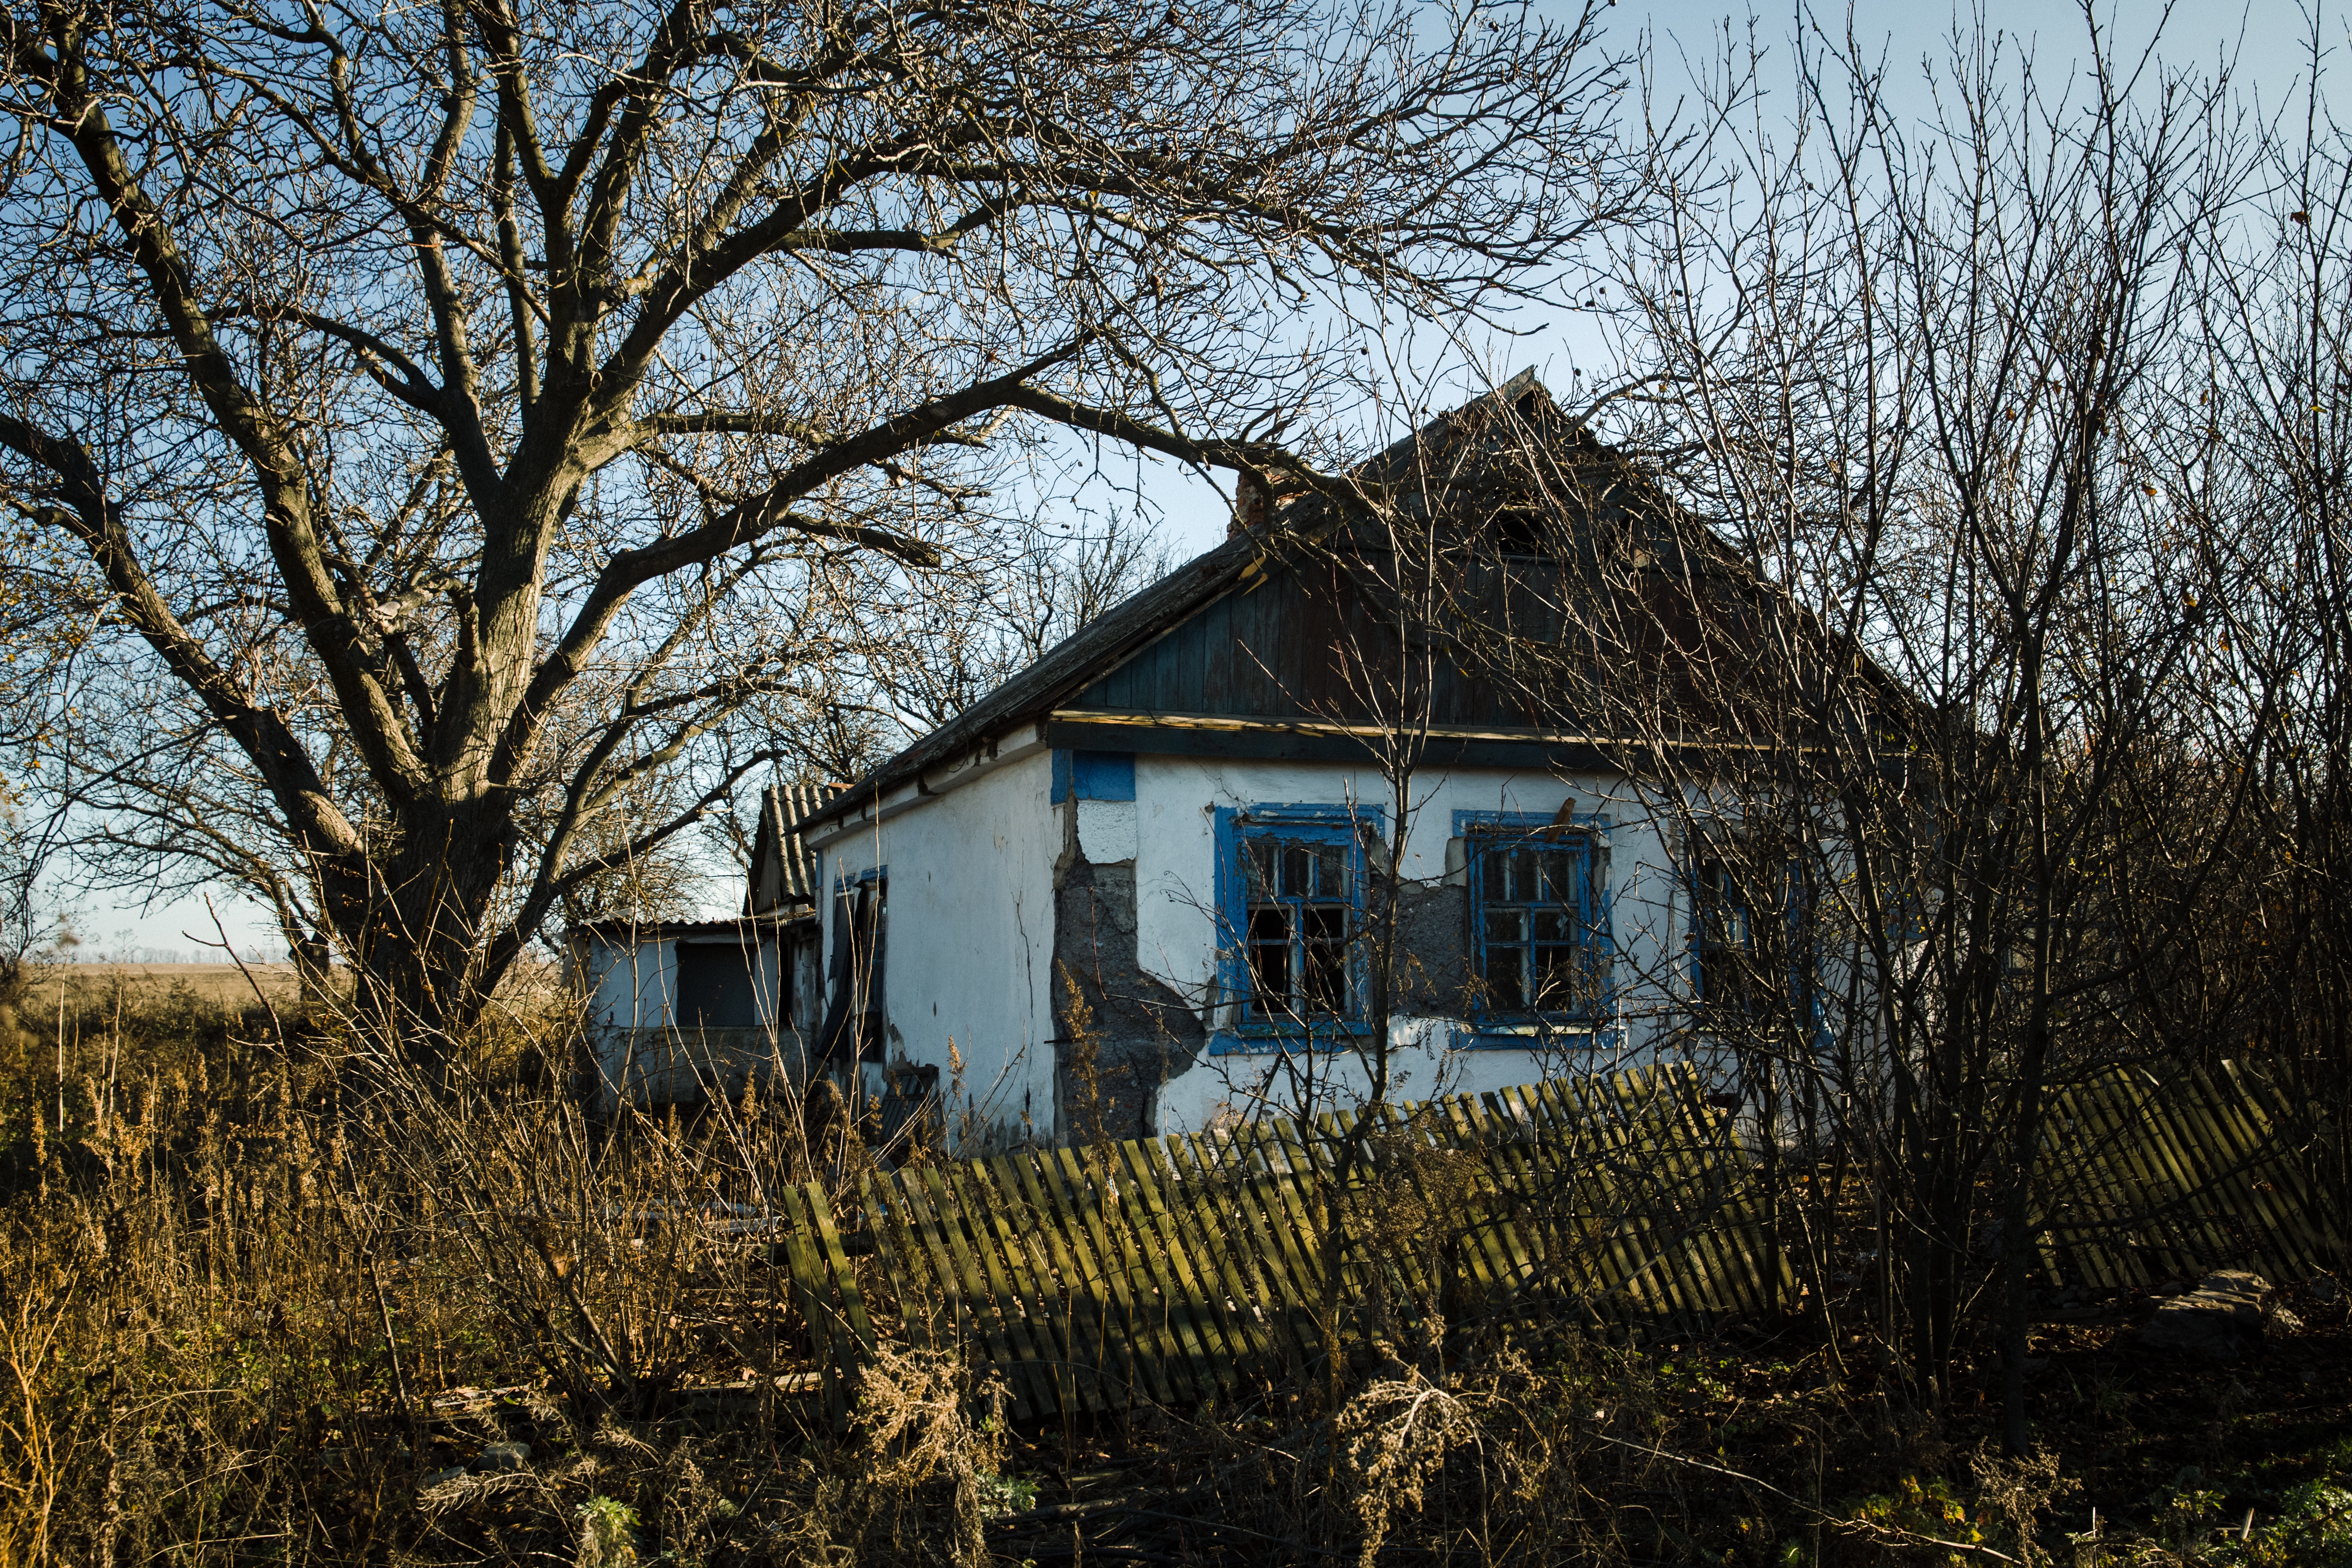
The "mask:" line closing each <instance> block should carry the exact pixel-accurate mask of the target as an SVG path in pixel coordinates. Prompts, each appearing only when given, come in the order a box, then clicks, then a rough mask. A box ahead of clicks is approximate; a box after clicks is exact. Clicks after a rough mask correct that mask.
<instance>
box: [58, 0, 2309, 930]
mask: <svg viewBox="0 0 2352 1568" xmlns="http://www.w3.org/2000/svg"><path fill="white" fill-rule="evenodd" d="M2094 14H2095V16H2096V18H2097V21H2098V25H2099V27H2100V29H2101V31H2102V33H2103V34H2104V35H2105V37H2107V38H2108V39H2109V41H2110V43H2111V46H2112V47H2113V48H2114V49H2115V51H2116V54H2117V55H2118V56H2119V57H2123V58H2131V57H2136V56H2137V54H2138V53H2139V52H2140V51H2141V50H2142V49H2144V48H2146V47H2147V45H2148V44H2149V42H2150V40H2151V39H2154V40H2155V41H2156V43H2157V48H2158V54H2159V56H2160V57H2161V58H2164V59H2165V60H2167V61H2168V62H2170V63H2173V64H2177V65H2181V66H2188V65H2192V64H2193V65H2197V66H2201V67H2205V68H2212V67H2214V66H2215V65H2217V64H2219V63H2221V62H2225V61H2226V62H2231V64H2232V75H2233V77H2234V79H2236V81H2237V83H2238V84H2239V87H2240V89H2241V90H2242V91H2245V92H2247V93H2249V94H2251V95H2252V97H2253V98H2255V99H2256V100H2258V101H2259V102H2260V104H2261V106H2262V108H2263V110H2265V111H2266V113H2276V112H2277V111H2278V110H2279V109H2280V108H2281V107H2282V106H2283V105H2284V104H2285V103H2286V102H2287V101H2288V100H2291V99H2296V98H2298V97H2299V95H2300V94H2301V93H2302V92H2303V90H2304V82H2305V77H2306V75H2307V71H2308V67H2309V55H2308V42H2307V40H2308V37H2309V33H2308V19H2307V18H2308V16H2309V14H2310V13H2308V12H2307V11H2306V10H2305V7H2303V6H2302V5H2296V4H2294V3H2293V0H2252V4H2246V5H2233V4H2222V5H2212V4H2205V5H2196V4H2185V5H2172V6H2169V7H2168V6H2167V5H2161V4H2158V3H2155V0H2117V3H2112V4H2104V5H2098V6H2097V7H2096V8H2095V13H2094ZM1750 15H1752V16H1754V18H1755V20H1756V29H1755V36H1756V37H1758V39H1759V41H1761V42H1762V43H1764V44H1765V45H1766V46H1767V47H1768V51H1769V52H1768V55H1767V58H1766V63H1765V70H1764V82H1765V86H1766V89H1767V92H1768V94H1771V95H1774V96H1779V97H1780V98H1782V99H1784V100H1785V99H1786V97H1787V96H1788V94H1789V93H1790V90H1791V89H1792V88H1793V85H1794V84H1793V81H1792V80H1791V79H1790V66H1789V62H1790V56H1791V52H1792V51H1791V49H1790V42H1789V40H1790V35H1791V33H1792V31H1793V29H1794V28H1795V26H1796V24H1797V21H1798V17H1799V12H1798V10H1797V8H1796V7H1795V6H1794V5H1783V6H1779V7H1768V8H1763V9H1759V10H1757V11H1754V12H1752V13H1748V12H1738V13H1735V12H1731V11H1728V10H1727V7H1725V6H1724V5H1721V4H1706V3H1703V0H1670V3H1664V4H1654V5H1642V4H1638V3H1637V0H1619V3H1617V4H1613V5H1611V6H1610V8H1609V10H1608V12H1607V16H1606V31H1605V34H1604V38H1605V40H1606V41H1607V42H1608V43H1609V44H1610V45H1611V46H1612V47H1620V48H1622V49H1623V50H1625V51H1626V52H1628V53H1637V54H1639V55H1641V56H1642V57H1643V58H1645V59H1646V60H1647V61H1648V62H1649V63H1650V65H1651V74H1652V77H1653V79H1654V82H1655V84H1656V86H1657V88H1658V89H1659V90H1660V91H1661V93H1662V94H1663V95H1664V96H1666V97H1672V96H1673V95H1674V94H1675V91H1676V90H1677V89H1678V88H1679V87H1680V85H1681V83H1682V80H1683V79H1684V78H1685V76H1686V75H1687V73H1688V71H1689V70H1690V69H1692V68H1703V66H1704V64H1705V62H1706V61H1707V60H1708V59H1710V58H1713V55H1714V52H1715V50H1716V48H1717V44H1718V41H1719V39H1720V37H1721V29H1722V27H1723V26H1724V23H1725V21H1726V19H1727V17H1729V16H1738V17H1739V18H1740V21H1741V31H1742V32H1743V33H1745V31H1746V19H1747V17H1748V16H1750ZM2319 15H2320V16H2321V18H2322V28H2323V35H2322V36H2323V37H2324V38H2325V39H2326V41H2327V43H2328V45H2329V46H2330V48H2331V62H2330V63H2331V66H2332V67H2333V68H2332V69H2331V71H2330V75H2331V79H2334V80H2338V81H2340V80H2341V79H2342V68H2341V61H2342V58H2343V55H2344V53H2345V52H2346V50H2347V47H2352V45H2347V21H2352V0H2336V3H2335V4H2332V5H2325V6H2323V7H2322V8H2321V9H2320V12H2319ZM1811 16H1812V19H1813V21H1814V23H1815V24H1816V25H1818V26H1822V27H1824V28H1828V29H1832V30H1835V31H1838V32H1843V31H1844V29H1845V20H1846V14H1845V13H1844V12H1843V11H1842V10H1839V9H1836V8H1834V7H1832V6H1818V7H1815V8H1813V10H1812V11H1811ZM1852 16H1853V31H1854V32H1855V34H1856V35H1857V36H1859V37H1864V38H1877V37H1883V38H1884V39H1885V47H1886V58H1887V63H1888V65H1889V67H1890V69H1889V71H1888V79H1889V82H1890V84H1891V85H1892V86H1893V88H1894V89H1895V91H1896V92H1897V93H1898V94H1902V93H1905V92H1911V93H1916V94H1917V95H1918V112H1919V113H1921V114H1923V115H1924V114H1925V113H1926V112H1927V100H1926V95H1925V93H1924V90H1922V89H1920V88H1919V86H1918V83H1919V82H1920V80H1921V74H1920V70H1919V62H1920V61H1921V59H1922V58H1923V57H1933V58H1937V59H1938V60H1940V59H1942V58H1944V53H1945V48H1946V44H1947V40H1948V37H1949V36H1950V34H1951V32H1952V30H1953V27H1954V26H1955V24H1956V22H1958V23H1959V24H1962V25H1970V23H1971V19H1972V18H1973V17H1975V16H1981V17H1982V19H1983V21H1984V23H1985V25H1986V26H1988V27H1990V28H1992V29H1995V30H1998V31H2000V32H2002V33H2005V34H2008V35H2009V36H2011V37H2013V38H2015V39H2017V40H2018V41H2019V42H2020V43H2021V44H2022V45H2025V46H2026V47H2027V51H2028V52H2031V53H2032V55H2033V56H2034V58H2035V60H2036V63H2037V66H2038V68H2040V70H2041V72H2042V77H2043V79H2044V80H2045V81H2048V80H2050V79H2052V78H2053V73H2054V72H2055V71H2056V70H2057V69H2058V68H2061V67H2063V66H2066V65H2069V64H2072V63H2074V62H2078V61H2080V60H2081V59H2082V58H2084V56H2085V54H2086V52H2087V46H2088V39H2089V33H2088V29H2087V26H2086V24H2085V21H2084V16H2083V13H2082V11H2081V10H2080V8H2079V7H2078V6H2076V5H2071V4H2067V3H2065V0H1983V3H1982V4H1981V5H1979V6H1977V7H1974V8H1972V9H1969V10H1963V11H1955V10H1954V9H1953V8H1952V7H1951V6H1949V5H1937V4H1934V3H1913V0H1895V3H1888V0H1866V3H1864V4H1859V5H1855V6H1854V7H1853V13H1852ZM2159 29H2160V34H2159ZM1685 60H1687V61H1689V62H1690V64H1689V65H1687V66H1686V65H1685V63H1684V62H1685ZM2335 96H2336V97H2339V98H2340V96H2341V90H2340V89H2338V91H2337V92H2336V94H2335ZM1769 101H1770V100H1769V98H1768V100H1767V102H1768V112H1769ZM1574 320H1575V319H1574V318H1573V317H1572V316H1571V315H1570V313H1568V312H1566V311H1562V312H1560V313H1559V321H1558V322H1553V321H1544V320H1543V319H1542V318H1541V316H1540V314H1538V315H1535V316H1530V317H1528V319H1527V320H1526V321H1525V322H1524V326H1526V327H1538V326H1540V327H1541V329H1542V330H1540V331H1534V332H1532V333H1531V334H1530V335H1529V336H1528V337H1527V338H1524V339H1522V340H1520V341H1519V342H1513V343H1508V344H1501V345H1498V346H1497V349H1496V352H1495V353H1493V354H1492V356H1491V357H1492V358H1493V360H1494V361H1495V362H1496V363H1500V364H1503V365H1505V366H1506V367H1507V368H1508V369H1516V368H1518V367H1520V366H1523V365H1528V364H1532V365H1534V366H1536V367H1537V369H1538V372H1539V373H1540V374H1542V375H1543V376H1544V378H1545V379H1546V381H1547V382H1549V383H1550V384H1553V385H1555V386H1560V385H1565V384H1568V382H1569V380H1570V372H1571V370H1574V369H1582V370H1583V371H1584V372H1585V373H1586V374H1588V375H1598V374H1606V372H1607V370H1608V364H1607V360H1606V354H1605V351H1604V350H1603V349H1602V348H1601V345H1600V343H1599V342H1598V341H1597V339H1595V338H1594V337H1593V336H1591V334H1589V333H1579V332H1578V331H1576V328H1575V326H1574V324H1573V323H1574ZM1141 479H1142V483H1143V484H1144V485H1145V486H1147V487H1148V488H1149V489H1150V493H1151V496H1152V499H1153V500H1155V501H1156V502H1157V504H1158V506H1159V508H1160V512H1161V514H1162V517H1163V521H1164V526H1165V529H1166V531H1167V534H1168V536H1169V540H1170V542H1171V546H1172V547H1174V548H1175V550H1176V551H1177V552H1178V553H1179V555H1180V556H1181V555H1190V554H1192V553H1193V552H1198V551H1200V550H1204V549H1206V548H1208V547H1209V546H1210V545H1212V544H1213V543H1214V542H1216V541H1217V540H1218V539H1219V538H1221V537H1222V536H1223V532H1224V521H1225V510H1224V504H1223V500H1221V498H1220V497H1219V496H1218V495H1217V493H1216V492H1215V491H1214V490H1213V489H1211V488H1210V487H1209V486H1208V485H1206V484H1205V483H1203V482H1202V481H1201V480H1199V479H1195V478H1193V477H1192V476H1191V475H1189V474H1187V473H1186V472H1184V471H1183V470H1182V469H1181V468H1177V467H1175V466H1174V465H1172V464H1166V463H1156V464H1150V465H1147V466H1146V468H1145V469H1144V471H1143V473H1142V475H1141ZM736 896H737V895H736V892H735V890H734V889H731V888H730V889H719V890H718V902H719V903H722V904H724V903H731V902H732V900H733V899H734V898H735V897H736ZM215 904H216V905H217V906H218V908H219V910H220V914H221V918H222V920H223V921H224V922H225V923H226V926H227V928H228V931H229V932H230V934H231V936H232V937H233V938H234V939H235V940H236V941H237V942H238V943H239V945H240V946H241V947H243V946H247V945H248V944H249V945H250V947H251V948H252V950H253V952H254V954H255V955H256V956H260V957H266V958H272V959H275V958H282V957H283V956H284V952H283V947H282V943H281V942H279V940H278V936H277V933H276V931H275V930H274V929H273V928H272V927H271V926H270V924H269V923H268V921H265V920H262V919H260V918H258V911H257V910H251V909H250V908H248V907H247V906H245V905H243V904H241V903H239V902H237V901H236V900H235V899H234V897H233V896H222V895H216V896H215ZM74 923H75V928H76V930H77V931H78V932H79V934H80V935H81V936H82V938H83V939H84V942H85V943H86V944H87V945H86V946H85V948H84V949H83V952H84V955H85V956H89V957H98V956H102V955H108V954H113V953H127V952H135V951H139V950H145V951H146V952H153V953H155V954H156V955H158V956H162V955H163V954H166V953H175V954H181V955H184V956H188V957H193V958H207V959H209V958H215V957H217V954H216V953H205V952H198V951H196V946H195V943H196V940H197V939H198V938H202V939H205V940H213V929H214V928H213V920H212V916H211V915H210V914H209V913H208V912H207V911H206V910H205V906H204V904H203V903H202V902H201V901H200V900H192V901H183V902H178V903H173V904H170V905H165V906H162V907H158V908H155V909H152V910H142V909H140V908H139V907H138V906H137V904H136V902H135V900H131V901H124V902H110V901H106V900H84V901H83V902H82V904H81V905H80V907H79V910H78V911H77V912H76V917H75V922H74Z"/></svg>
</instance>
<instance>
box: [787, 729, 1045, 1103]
mask: <svg viewBox="0 0 2352 1568" xmlns="http://www.w3.org/2000/svg"><path fill="white" fill-rule="evenodd" d="M1052 782H1053V753H1052V752H1046V751H1039V752H1034V753H1033V754H1032V755H1030V756H1027V757H1024V758H1022V759H1020V760H1018V761H1015V762H1010V763H1004V764H1003V765H1001V766H999V767H996V768H994V769H992V770H991V771H990V772H988V773H983V774H982V775H981V776H980V777H978V778H976V779H974V780H973V781H972V782H971V783H970V784H964V785H962V786H961V787H959V788H956V789H953V790H950V791H948V792H947V793H945V794H942V795H937V796H934V797H932V798H930V799H928V800H925V801H924V802H923V803H922V804H920V805H917V806H915V807H913V808H912V809H910V810H908V811H906V812H904V813H902V814H901V815H899V816H894V817H891V818H890V819H888V820H887V821H885V822H880V823H876V824H870V825H868V826H864V827H861V828H860V829H858V830H857V831H856V832H855V833H852V834H850V835H848V836H846V837H843V838H842V839H840V840H838V841H837V842H835V843H833V844H830V845H827V846H826V847H824V849H823V850H822V851H821V853H822V855H823V857H824V884H823V885H824V888H825V889H828V890H829V889H833V888H834V887H835V886H837V885H838V884H839V883H840V881H841V880H842V879H844V878H854V877H855V876H856V874H857V873H859V872H860V871H864V870H867V869H870V868H874V867H876V866H883V867H887V868H888V871H889V878H890V897H889V911H890V924H889V934H888V936H887V938H886V939H885V940H886V943H887V946H886V952H887V959H886V967H887V974H886V978H885V991H886V993H887V994H886V997H885V1002H886V1005H887V1008H888V1012H889V1049H890V1054H891V1056H892V1058H893V1059H898V1058H904V1059H905V1060H907V1061H909V1062H913V1063H916V1064H918V1065H920V1064H925V1063H928V1064H930V1065H933V1066H936V1067H937V1068H939V1069H940V1087H941V1088H942V1089H945V1090H948V1091H949V1092H950V1103H949V1106H948V1122H949V1131H950V1136H951V1137H961V1134H962V1133H963V1132H964V1131H966V1130H967V1129H969V1130H970V1131H971V1132H973V1133H974V1134H978V1133H980V1132H981V1131H982V1130H983V1129H993V1130H994V1134H993V1135H994V1136H998V1137H1011V1138H1016V1139H1017V1138H1021V1137H1024V1136H1034V1137H1035V1138H1036V1139H1037V1140H1039V1141H1040V1142H1043V1141H1045V1140H1047V1139H1049V1138H1051V1136H1052V1135H1053V1131H1054V1047H1053V1046H1052V1045H1051V1043H1050V1036H1051V1034H1052V1030H1053V1006H1052V995H1053V993H1052V983H1053V976H1052V963H1053V953H1054V863H1055V859H1056V858H1058V857H1059V856H1060V854H1061V852H1062V830H1061V827H1060V814H1058V813H1057V812H1055V810H1054V808H1053V806H1052V805H1050V804H1049V798H1048V797H1049V791H1050V788H1051V785H1052ZM833 940H834V931H833V913H832V910H831V907H830V904H829V903H828V905H827V906H826V907H825V909H824V942H825V943H826V944H827V950H826V952H825V953H824V963H823V973H826V974H830V973H831V964H832V953H831V951H830V944H831V943H832V942H833ZM821 1007H822V1004H820V1008H821ZM950 1039H952V1040H953V1041H954V1042H955V1047H956V1053H957V1055H958V1056H959V1057H960V1058H961V1062H962V1067H961V1072H960V1073H959V1071H958V1070H957V1068H956V1067H955V1065H954V1064H953V1063H952V1062H951V1061H950V1058H949V1051H948V1042H949V1041H950ZM959 1080H960V1081H961V1096H960V1097H958V1096H957V1095H956V1094H955V1092H954V1086H955V1085H956V1083H957V1082H958V1081H959Z"/></svg>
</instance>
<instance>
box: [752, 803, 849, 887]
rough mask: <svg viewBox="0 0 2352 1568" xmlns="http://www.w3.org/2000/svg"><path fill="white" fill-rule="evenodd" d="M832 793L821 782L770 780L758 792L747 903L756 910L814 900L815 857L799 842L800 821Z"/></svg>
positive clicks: (814, 813) (815, 810)
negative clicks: (780, 782) (776, 781)
mask: <svg viewBox="0 0 2352 1568" xmlns="http://www.w3.org/2000/svg"><path fill="white" fill-rule="evenodd" d="M834 794H835V790H834V788H833V786H831V785H827V784H772V785H771V786H769V787H768V788H767V789H766V790H764V791H763V792H761V796H760V831H759V834H758V836H757V837H755V838H754V839H753V840H752V844H751V890H750V892H749V893H748V894H747V895H746V900H745V907H746V909H747V910H748V912H750V913H751V914H755V915H759V914H766V913H767V912H769V911H770V910H790V909H793V908H795V907H800V908H807V907H813V906H814V904H815V903H816V858H815V857H814V855H812V854H811V853H810V852H809V850H808V848H807V847H805V846H804V845H803V844H802V843H801V838H800V834H799V832H798V831H797V829H798V827H799V825H800V823H801V822H802V821H803V819H804V818H807V817H810V816H814V815H816V813H817V812H818V811H819V810H820V809H822V808H823V807H824V803H825V802H826V800H827V799H829V798H830V797H831V796H832V795H834Z"/></svg>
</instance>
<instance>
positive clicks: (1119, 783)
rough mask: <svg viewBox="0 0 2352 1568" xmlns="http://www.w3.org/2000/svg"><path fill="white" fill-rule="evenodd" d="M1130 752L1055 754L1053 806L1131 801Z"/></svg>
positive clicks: (1066, 751)
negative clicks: (1090, 801) (1084, 802)
mask: <svg viewBox="0 0 2352 1568" xmlns="http://www.w3.org/2000/svg"><path fill="white" fill-rule="evenodd" d="M1134 798H1135V753H1134V752H1078V751H1072V750H1070V749H1068V748H1067V747H1055V751H1054V788H1053V804H1054V805H1061V804H1062V803H1063V802H1064V801H1066V800H1133V799H1134Z"/></svg>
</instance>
